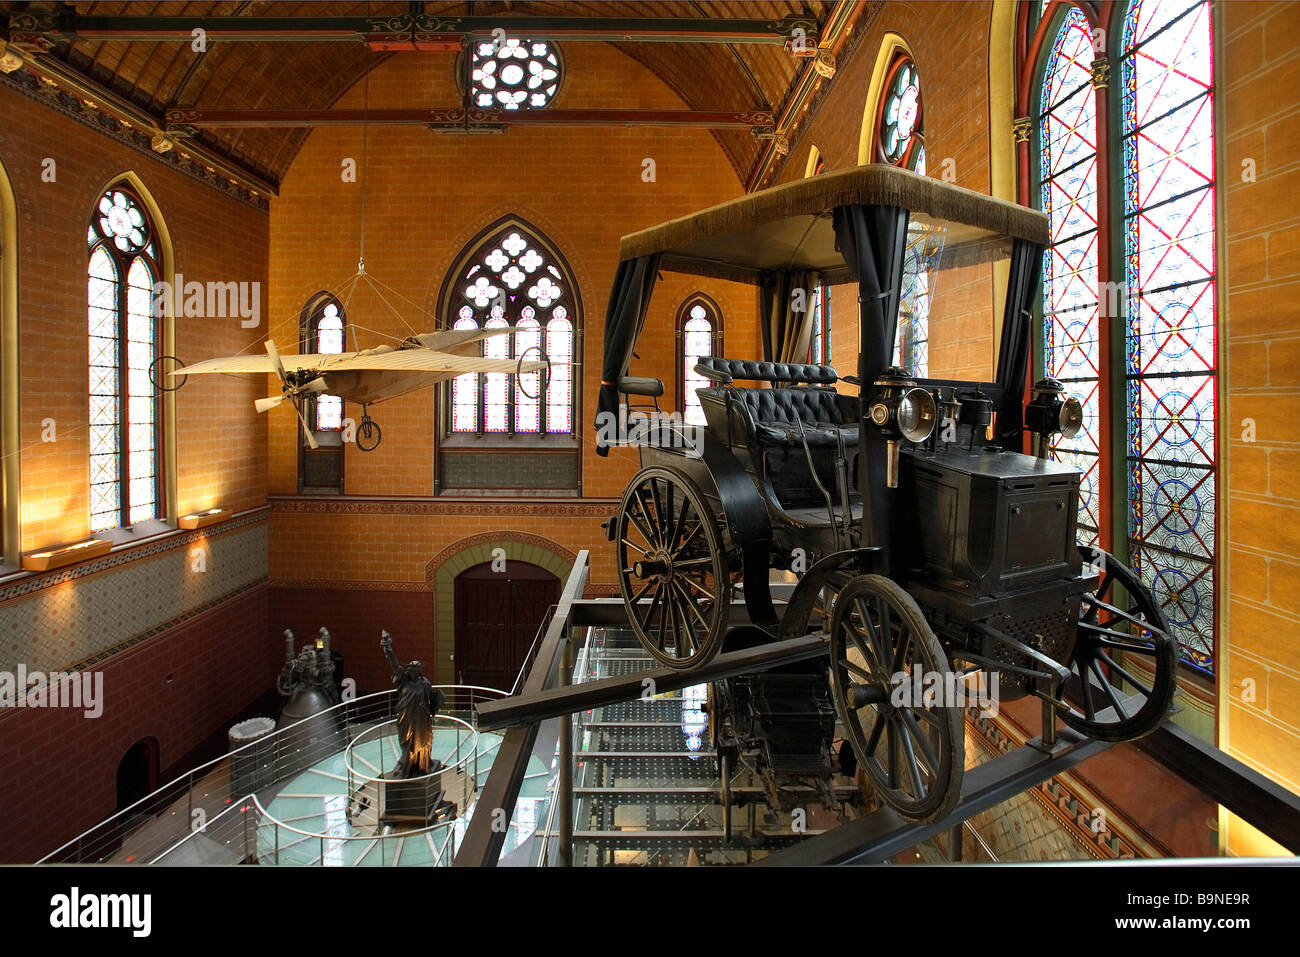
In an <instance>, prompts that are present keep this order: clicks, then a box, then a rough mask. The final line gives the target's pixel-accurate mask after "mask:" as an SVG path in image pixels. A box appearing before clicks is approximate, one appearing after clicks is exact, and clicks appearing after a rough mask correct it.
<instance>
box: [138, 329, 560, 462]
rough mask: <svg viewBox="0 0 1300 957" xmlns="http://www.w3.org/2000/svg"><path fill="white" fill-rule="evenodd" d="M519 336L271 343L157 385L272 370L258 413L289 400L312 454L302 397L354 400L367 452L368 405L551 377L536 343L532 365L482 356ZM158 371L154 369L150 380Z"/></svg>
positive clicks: (370, 440)
mask: <svg viewBox="0 0 1300 957" xmlns="http://www.w3.org/2000/svg"><path fill="white" fill-rule="evenodd" d="M516 331H517V330H516V329H515V327H513V326H502V327H500V328H495V329H448V330H444V331H442V332H425V333H419V334H417V335H413V336H410V337H408V338H406V339H403V340H402V341H401V343H400V344H399V345H397V346H377V347H375V348H373V349H363V350H361V351H360V352H339V353H332V354H330V353H324V354H322V353H300V354H288V355H282V354H281V353H280V350H279V349H277V348H276V346H275V342H274V341H272V340H270V339H268V340H267V341H266V353H267V354H266V355H264V356H259V355H239V356H223V357H221V358H216V359H205V360H204V361H202V362H196V363H195V364H194V365H191V366H185V367H183V368H180V369H172V370H171V371H168V372H165V373H164V376H163V378H164V380H165V382H172V383H174V384H172V385H170V386H169V385H166V384H164V382H160V383H157V384H158V386H159V388H161V389H163V390H165V391H168V392H170V391H174V390H176V389H178V388H180V387H181V386H182V385H184V384H185V380H186V378H188V377H189V376H191V375H200V374H204V373H212V372H219V373H226V374H241V373H249V374H259V373H260V374H263V375H265V374H267V373H271V372H274V373H275V374H276V375H277V376H279V377H280V382H281V390H280V394H279V395H273V396H268V397H267V398H265V399H258V400H256V402H255V403H254V405H255V406H256V408H257V411H258V412H265V411H267V410H268V409H273V408H275V407H276V406H277V405H279V404H280V403H282V402H284V401H285V400H286V399H287V400H289V401H290V402H291V403H293V407H294V410H295V411H296V412H297V413H298V419H299V420H300V421H301V422H302V430H303V434H304V435H306V437H307V443H308V445H310V446H311V447H312V448H313V449H314V448H316V438H315V436H313V435H312V430H311V428H310V427H309V426H308V424H307V417H306V416H305V415H304V414H303V400H304V399H305V398H307V397H309V396H314V395H332V396H338V397H339V398H341V399H343V401H345V402H356V403H359V404H360V405H361V423H360V424H359V425H358V426H357V434H356V442H357V448H359V449H361V450H362V451H363V452H369V451H371V450H372V449H374V448H376V447H377V446H378V445H379V440H380V438H381V432H380V429H379V426H378V425H376V424H375V422H374V420H373V419H371V418H370V415H369V412H368V408H369V406H370V404H371V403H372V402H382V401H384V400H385V399H392V398H394V397H396V396H399V395H405V394H406V393H408V392H412V391H414V390H416V389H424V388H428V387H429V386H431V385H436V384H437V383H439V382H445V381H446V380H448V379H452V378H455V377H456V376H459V375H465V374H466V373H471V372H483V373H507V374H508V373H513V374H515V375H518V376H521V377H522V376H524V375H527V374H528V373H532V372H541V371H542V370H544V369H545V370H547V372H549V365H550V363H549V361H548V360H547V359H546V357H545V356H544V355H542V353H541V350H540V349H539V348H538V347H536V346H533V347H531V348H529V349H527V350H525V351H524V354H523V355H527V354H528V353H529V352H533V351H536V352H537V353H538V356H539V359H537V360H528V361H525V359H524V357H523V356H520V357H519V358H516V359H489V358H484V357H483V356H482V354H481V350H480V347H479V346H478V343H479V342H480V341H481V340H483V339H486V338H488V337H489V336H497V335H504V334H505V333H511V332H516ZM164 360H168V361H170V362H172V363H176V361H177V360H175V359H174V358H173V357H171V356H164V357H162V359H160V360H158V361H159V362H162V361H164ZM155 365H156V364H155ZM155 371H156V370H155V369H153V368H151V370H150V372H151V378H152V377H153V375H154V373H155ZM547 372H542V375H541V377H540V381H538V386H539V388H538V392H537V395H541V394H542V393H543V392H544V391H545V388H546V379H547V378H548V376H547ZM521 388H522V386H521ZM525 394H527V393H526V392H525ZM533 398H536V396H533Z"/></svg>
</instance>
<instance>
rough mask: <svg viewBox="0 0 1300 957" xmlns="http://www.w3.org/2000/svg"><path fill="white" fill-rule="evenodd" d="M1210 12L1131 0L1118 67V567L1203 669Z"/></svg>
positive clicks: (1209, 465)
mask: <svg viewBox="0 0 1300 957" xmlns="http://www.w3.org/2000/svg"><path fill="white" fill-rule="evenodd" d="M1211 10H1212V8H1211V5H1210V4H1209V3H1208V2H1203V0H1196V2H1189V0H1142V2H1137V3H1134V4H1133V5H1132V7H1131V8H1130V9H1129V11H1128V14H1127V15H1126V17H1125V21H1124V33H1123V57H1122V60H1121V78H1122V96H1123V113H1122V123H1123V130H1122V133H1123V142H1122V149H1123V175H1124V243H1125V249H1124V252H1125V270H1126V277H1125V278H1126V282H1127V285H1128V293H1129V295H1128V301H1129V309H1128V316H1127V323H1126V336H1125V346H1126V355H1125V359H1126V363H1125V376H1126V380H1127V400H1128V433H1127V453H1128V491H1129V502H1130V504H1129V521H1128V527H1129V547H1130V553H1131V554H1130V559H1131V562H1132V564H1133V565H1134V567H1136V568H1137V569H1138V572H1139V574H1140V575H1141V577H1142V580H1143V581H1144V582H1145V583H1146V584H1147V585H1148V586H1149V587H1150V588H1151V590H1152V592H1153V593H1154V594H1155V596H1156V599H1157V601H1159V602H1160V604H1161V606H1162V607H1163V609H1164V611H1165V614H1166V615H1167V616H1168V618H1169V622H1170V624H1171V626H1172V627H1173V630H1174V632H1175V636H1176V637H1177V638H1178V640H1179V643H1180V644H1181V646H1182V652H1183V657H1184V659H1185V660H1186V661H1187V662H1189V663H1190V664H1192V665H1193V666H1195V667H1197V668H1200V669H1202V670H1204V671H1207V672H1213V671H1214V667H1215V660H1214V629H1215V590H1214V588H1215V586H1214V581H1215V549H1214V537H1215V509H1216V500H1217V497H1216V471H1217V469H1216V463H1217V454H1216V443H1217V434H1216V433H1217V403H1216V398H1215V395H1216V385H1217V383H1216V379H1217V374H1216V373H1217V369H1216V360H1215V354H1216V348H1217V343H1216V314H1215V310H1216V307H1215V283H1216V278H1217V277H1216V270H1215V185H1214V184H1215V168H1214V62H1213V55H1212V49H1213V44H1212V37H1213V34H1212V32H1211Z"/></svg>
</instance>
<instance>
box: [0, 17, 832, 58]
mask: <svg viewBox="0 0 1300 957" xmlns="http://www.w3.org/2000/svg"><path fill="white" fill-rule="evenodd" d="M199 30H201V31H203V33H202V34H198V33H196V31H199ZM496 30H505V31H506V33H508V34H513V35H515V36H525V37H528V38H530V39H533V40H565V41H569V42H573V41H593V42H600V43H610V42H623V43H637V42H644V43H755V44H771V45H787V44H790V43H792V42H794V41H795V39H796V38H798V39H800V40H801V41H802V42H803V43H806V44H807V45H809V46H812V47H815V46H816V45H817V43H818V42H819V40H820V38H819V36H818V27H817V20H816V18H815V17H811V16H801V15H797V14H792V15H789V16H785V17H780V18H765V19H756V20H752V19H731V18H728V17H698V18H685V17H680V18H679V17H674V18H666V17H640V18H623V17H521V16H519V15H517V14H508V15H505V16H490V17H475V16H465V17H439V16H433V15H431V14H418V15H415V16H412V15H411V14H409V13H403V14H396V15H393V16H388V17H375V16H369V17H365V16H361V17H355V16H354V17H249V16H191V17H186V16H179V17H152V16H146V17H121V16H93V15H88V14H81V13H77V12H76V11H75V10H73V9H71V8H61V9H59V10H52V11H19V12H13V13H10V14H9V35H10V42H11V43H15V44H16V45H17V46H18V47H19V48H20V49H29V48H33V47H42V46H43V47H45V48H48V47H49V46H51V45H58V44H66V43H71V42H73V41H77V40H81V41H89V42H94V41H103V40H119V41H144V42H151V43H169V42H170V43H193V42H194V41H195V39H196V38H197V37H199V36H202V37H203V38H204V40H205V41H209V40H222V41H257V42H261V43H274V42H294V43H304V42H306V43H331V42H334V43H343V42H347V43H354V42H357V41H361V42H363V43H367V44H369V45H370V46H371V47H372V48H374V49H382V50H398V49H407V50H430V51H439V50H460V49H461V48H462V46H463V42H464V40H465V38H467V37H491V36H493V31H496ZM800 31H802V32H800Z"/></svg>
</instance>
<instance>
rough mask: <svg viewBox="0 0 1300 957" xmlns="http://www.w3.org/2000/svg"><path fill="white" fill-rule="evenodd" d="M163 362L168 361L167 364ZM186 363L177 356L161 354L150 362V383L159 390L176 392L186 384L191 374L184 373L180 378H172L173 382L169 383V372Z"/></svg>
mask: <svg viewBox="0 0 1300 957" xmlns="http://www.w3.org/2000/svg"><path fill="white" fill-rule="evenodd" d="M163 363H166V365H164V364H163ZM184 365H185V363H183V362H181V360H180V359H177V358H176V357H175V356H159V357H158V358H157V359H154V360H153V362H151V363H149V384H150V385H152V386H153V387H154V388H155V389H157V390H158V391H159V392H175V391H176V390H177V389H179V388H180V387H181V386H183V385H184V384H185V382H186V380H188V379H189V376H187V375H183V376H181V377H180V378H179V379H172V380H170V381H171V382H172V384H171V385H167V384H166V383H167V382H168V381H169V378H168V374H169V373H171V372H173V371H175V370H176V369H180V368H183V367H184Z"/></svg>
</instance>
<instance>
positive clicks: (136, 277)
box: [86, 185, 162, 532]
mask: <svg viewBox="0 0 1300 957" xmlns="http://www.w3.org/2000/svg"><path fill="white" fill-rule="evenodd" d="M86 244H87V255H88V264H87V268H86V274H87V300H88V301H87V323H88V330H89V373H90V395H89V398H90V407H89V411H90V419H89V445H90V529H91V531H92V532H100V531H105V530H107V529H111V528H120V527H125V526H129V525H132V524H135V523H137V522H143V521H148V520H150V519H155V518H157V517H158V516H159V513H160V510H161V504H162V503H161V498H162V496H161V494H160V476H161V470H160V469H159V456H158V448H159V444H160V443H159V428H158V418H159V408H158V401H157V394H156V392H155V390H154V387H153V385H152V383H151V382H150V378H149V376H150V366H151V365H152V364H153V361H154V359H155V358H157V356H158V339H159V328H158V327H159V321H158V318H157V317H156V316H155V296H154V289H155V283H156V282H158V280H159V278H160V272H161V270H160V268H159V265H158V252H157V244H156V238H155V236H154V230H153V225H152V224H151V223H150V221H149V217H148V215H147V214H146V213H145V210H144V207H143V204H142V203H141V202H140V200H139V198H138V197H137V196H136V195H135V193H134V192H133V191H132V190H130V189H129V188H127V187H126V186H122V185H118V186H114V187H113V188H111V189H109V190H107V191H106V192H105V193H104V194H103V195H102V196H101V197H100V198H99V202H98V203H97V204H96V206H95V209H94V211H93V212H92V213H91V216H90V226H89V228H88V230H87V232H86Z"/></svg>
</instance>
